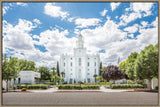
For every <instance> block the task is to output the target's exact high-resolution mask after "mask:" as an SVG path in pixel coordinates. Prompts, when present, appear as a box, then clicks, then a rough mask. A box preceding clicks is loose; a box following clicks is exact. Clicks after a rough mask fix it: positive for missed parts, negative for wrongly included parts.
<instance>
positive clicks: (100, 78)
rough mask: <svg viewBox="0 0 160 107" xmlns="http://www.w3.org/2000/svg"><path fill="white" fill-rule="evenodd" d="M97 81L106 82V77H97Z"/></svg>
mask: <svg viewBox="0 0 160 107" xmlns="http://www.w3.org/2000/svg"><path fill="white" fill-rule="evenodd" d="M96 80H97V81H100V82H104V79H103V78H102V77H101V76H98V77H96Z"/></svg>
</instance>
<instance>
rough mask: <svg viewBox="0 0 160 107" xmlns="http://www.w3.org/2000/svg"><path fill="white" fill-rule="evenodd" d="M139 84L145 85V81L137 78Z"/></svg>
mask: <svg viewBox="0 0 160 107" xmlns="http://www.w3.org/2000/svg"><path fill="white" fill-rule="evenodd" d="M136 83H137V84H141V85H144V81H143V80H137V82H136Z"/></svg>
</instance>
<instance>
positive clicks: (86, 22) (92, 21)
mask: <svg viewBox="0 0 160 107" xmlns="http://www.w3.org/2000/svg"><path fill="white" fill-rule="evenodd" d="M99 22H101V20H100V19H97V18H88V19H85V18H78V19H76V20H75V24H76V25H77V28H85V27H89V26H96V25H98V24H99Z"/></svg>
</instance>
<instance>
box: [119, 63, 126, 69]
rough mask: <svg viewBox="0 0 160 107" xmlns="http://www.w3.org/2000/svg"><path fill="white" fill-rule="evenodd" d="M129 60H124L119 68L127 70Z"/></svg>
mask: <svg viewBox="0 0 160 107" xmlns="http://www.w3.org/2000/svg"><path fill="white" fill-rule="evenodd" d="M126 62H127V61H123V62H121V63H120V64H119V69H120V70H126V68H127V63H126Z"/></svg>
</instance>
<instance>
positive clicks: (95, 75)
mask: <svg viewBox="0 0 160 107" xmlns="http://www.w3.org/2000/svg"><path fill="white" fill-rule="evenodd" d="M97 76H98V75H97V74H94V75H93V77H94V81H95V83H96V77H97Z"/></svg>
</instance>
